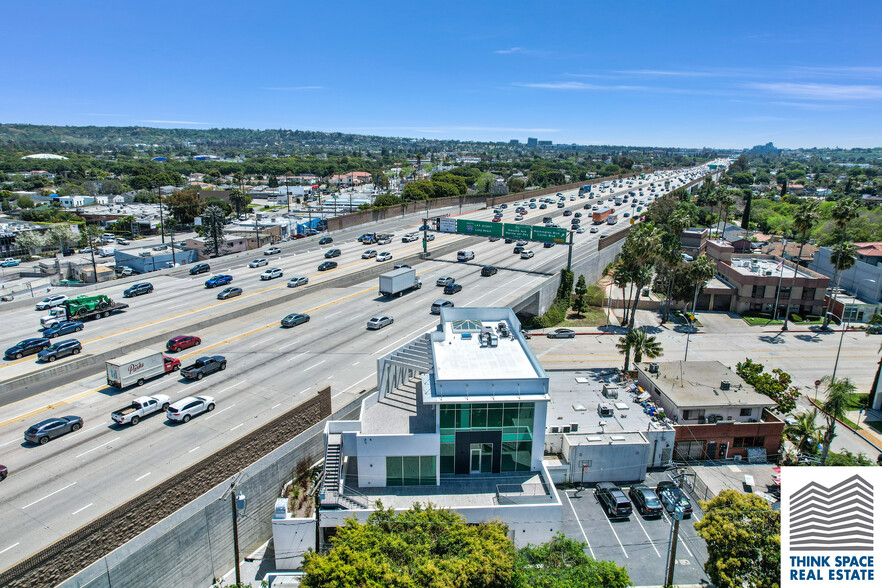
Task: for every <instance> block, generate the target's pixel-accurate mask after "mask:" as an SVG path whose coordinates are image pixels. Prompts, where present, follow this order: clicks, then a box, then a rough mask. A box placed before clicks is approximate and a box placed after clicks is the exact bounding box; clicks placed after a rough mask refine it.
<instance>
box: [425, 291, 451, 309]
mask: <svg viewBox="0 0 882 588" xmlns="http://www.w3.org/2000/svg"><path fill="white" fill-rule="evenodd" d="M446 287H447V286H445V288H446ZM442 308H453V302H451V301H450V300H444V299H443V298H442V299H440V300H436V301H435V302H433V303H432V308H431V309H430V312H431V313H432V314H441V309H442Z"/></svg>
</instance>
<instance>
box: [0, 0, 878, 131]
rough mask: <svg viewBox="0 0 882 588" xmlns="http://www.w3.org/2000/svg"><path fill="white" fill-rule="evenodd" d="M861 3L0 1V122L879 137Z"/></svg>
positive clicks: (869, 27) (868, 8) (865, 8)
mask: <svg viewBox="0 0 882 588" xmlns="http://www.w3.org/2000/svg"><path fill="white" fill-rule="evenodd" d="M880 17H882V6H880V5H879V4H878V3H871V2H857V3H852V4H850V5H849V6H848V9H847V10H846V9H845V8H844V7H837V6H835V5H831V4H829V3H827V2H823V3H822V2H819V1H814V0H811V1H805V2H800V3H776V4H772V5H770V4H769V3H767V2H757V1H754V0H748V1H743V2H737V3H736V2H728V1H724V2H717V3H713V4H712V5H709V4H708V3H706V2H697V1H693V0H684V1H682V2H678V3H675V4H665V3H657V2H648V1H634V2H630V3H626V4H618V5H607V4H597V5H594V4H593V3H585V2H557V3H554V4H547V3H543V4H540V3H526V2H525V3H511V2H508V3H503V2H498V1H488V2H481V3H464V2H455V1H454V2H448V3H445V4H443V5H442V6H438V5H402V4H400V3H393V2H388V1H383V0H380V1H378V2H373V3H369V4H365V3H352V2H346V1H344V2H340V3H337V4H335V5H334V6H333V8H331V7H329V6H327V5H321V4H319V5H315V4H301V3H296V4H295V3H284V2H277V1H270V0H255V1H253V2H250V3H247V4H241V3H238V2H229V1H226V0H219V1H216V2H210V3H209V2H189V3H180V2H173V1H171V0H155V1H154V2H151V3H149V4H142V3H119V2H110V1H107V0H95V1H94V2H86V3H70V2H63V1H61V0H47V1H44V2H40V3H11V4H9V5H7V6H4V20H5V22H6V24H7V26H6V27H5V29H6V30H5V31H4V32H5V33H6V40H7V43H6V47H5V49H6V54H7V57H6V59H4V81H5V82H6V83H5V84H4V91H3V92H2V93H0V122H5V123H33V124H55V125H76V126H80V125H97V126H132V125H145V126H157V127H180V128H212V127H238V128H258V129H267V128H272V129H278V128H283V129H300V130H314V131H324V132H346V133H362V134H372V135H382V136H399V137H414V138H427V139H432V138H437V139H458V140H478V141H501V142H508V141H510V140H511V139H518V140H519V141H520V142H521V143H526V141H527V138H528V137H535V138H537V139H538V140H539V141H553V142H554V143H555V144H559V143H567V144H568V143H577V144H585V145H596V144H612V145H629V146H631V145H633V146H660V147H683V148H700V147H716V148H748V147H751V146H753V145H757V144H765V143H767V142H769V141H772V142H774V143H775V145H776V146H778V147H782V148H796V147H843V148H850V147H877V146H880V145H882V135H880V133H879V131H878V129H880V128H882V108H880V107H882V63H880V61H879V59H880V57H879V55H880V51H879V49H880V41H879V37H878V30H877V28H878V24H877V23H878V22H879V20H880Z"/></svg>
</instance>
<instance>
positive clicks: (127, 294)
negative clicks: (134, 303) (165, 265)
mask: <svg viewBox="0 0 882 588" xmlns="http://www.w3.org/2000/svg"><path fill="white" fill-rule="evenodd" d="M151 292H153V284H151V283H150V282H141V283H140V284H133V285H131V286H129V287H128V288H126V289H125V290H123V297H124V298H131V297H132V296H140V295H141V294H150V293H151Z"/></svg>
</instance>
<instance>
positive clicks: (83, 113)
mask: <svg viewBox="0 0 882 588" xmlns="http://www.w3.org/2000/svg"><path fill="white" fill-rule="evenodd" d="M80 116H115V117H116V116H128V114H108V113H106V112H81V113H80Z"/></svg>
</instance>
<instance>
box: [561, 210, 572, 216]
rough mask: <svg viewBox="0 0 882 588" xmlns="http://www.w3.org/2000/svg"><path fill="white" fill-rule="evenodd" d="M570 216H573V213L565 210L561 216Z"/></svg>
mask: <svg viewBox="0 0 882 588" xmlns="http://www.w3.org/2000/svg"><path fill="white" fill-rule="evenodd" d="M572 214H573V211H572V210H565V211H564V212H563V215H564V216H572Z"/></svg>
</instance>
